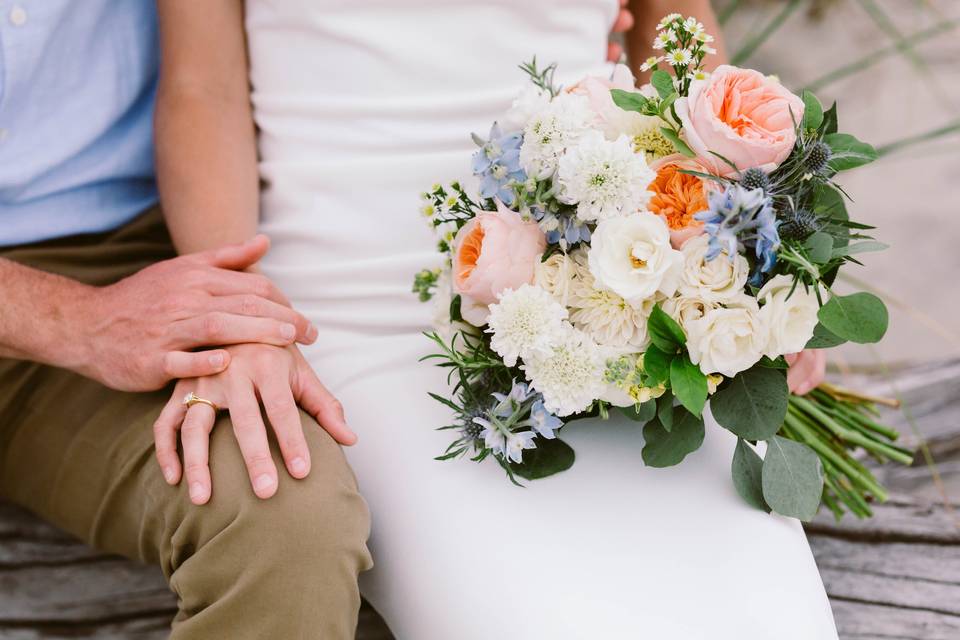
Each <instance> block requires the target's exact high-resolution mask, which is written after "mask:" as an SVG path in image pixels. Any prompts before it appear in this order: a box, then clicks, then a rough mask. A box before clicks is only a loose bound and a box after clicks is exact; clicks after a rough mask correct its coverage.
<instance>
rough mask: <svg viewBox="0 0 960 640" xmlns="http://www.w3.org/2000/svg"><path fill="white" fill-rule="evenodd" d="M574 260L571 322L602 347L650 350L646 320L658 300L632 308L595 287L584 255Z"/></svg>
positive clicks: (576, 256) (577, 254)
mask: <svg viewBox="0 0 960 640" xmlns="http://www.w3.org/2000/svg"><path fill="white" fill-rule="evenodd" d="M571 260H572V262H573V264H574V274H575V277H573V278H572V279H571V284H570V293H569V295H568V298H567V307H568V308H569V310H570V322H571V323H572V324H573V326H575V327H576V328H578V329H580V330H581V331H583V332H584V333H586V334H587V335H589V336H590V337H591V338H593V340H594V341H595V342H596V343H597V344H599V345H600V346H602V347H614V348H629V349H630V350H631V351H642V350H643V349H644V347H646V346H647V344H648V342H649V339H648V337H647V319H648V318H649V317H650V314H651V313H652V312H653V307H654V305H655V304H656V302H657V299H656V297H651V298H647V299H646V300H643V301H642V302H640V303H639V304H636V305H633V304H630V303H629V302H627V301H626V300H624V299H623V298H622V297H621V296H619V295H618V294H616V293H614V292H613V291H610V290H607V289H603V288H600V287H598V286H597V285H596V280H595V279H594V277H593V274H592V273H590V268H589V266H588V265H587V255H586V252H584V251H576V252H574V253H573V254H572V256H571Z"/></svg>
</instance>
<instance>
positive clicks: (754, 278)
mask: <svg viewBox="0 0 960 640" xmlns="http://www.w3.org/2000/svg"><path fill="white" fill-rule="evenodd" d="M707 200H708V204H709V208H708V209H707V210H706V211H701V212H700V213H698V214H696V215H695V216H694V218H696V219H697V220H700V221H701V222H703V223H704V224H703V228H704V231H705V232H706V233H707V235H708V236H709V237H710V242H709V245H708V248H707V255H706V256H705V257H706V259H707V260H713V259H714V258H716V257H717V256H719V255H720V254H721V253H723V252H724V251H726V252H727V255H728V256H729V257H730V260H731V261H732V260H733V259H734V256H735V255H736V254H737V252H738V250H739V249H740V247H745V248H752V249H753V250H754V252H755V254H756V257H757V266H756V269H755V270H754V272H753V274H752V275H751V276H750V284H752V285H759V284H761V283H762V280H763V274H765V273H769V271H770V270H771V269H773V266H774V265H775V264H776V263H777V251H778V250H779V249H780V233H779V232H778V230H777V225H778V222H777V218H776V215H775V214H774V212H773V200H772V199H771V198H770V197H769V196H767V195H765V194H764V192H763V189H745V188H744V187H742V186H741V185H739V184H733V185H730V186H728V187H727V188H726V189H725V190H723V191H714V192H711V193H710V194H709V195H708V196H707Z"/></svg>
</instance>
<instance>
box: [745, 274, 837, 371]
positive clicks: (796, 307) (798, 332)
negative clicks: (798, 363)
mask: <svg viewBox="0 0 960 640" xmlns="http://www.w3.org/2000/svg"><path fill="white" fill-rule="evenodd" d="M791 289H792V290H793V293H791V292H790V291H791ZM821 295H822V294H821ZM757 298H758V299H759V300H760V302H762V303H763V307H762V308H761V309H760V316H761V318H763V320H764V322H765V323H766V325H767V328H768V330H769V332H770V333H769V340H768V344H767V351H766V355H767V356H768V357H770V358H776V357H777V356H782V355H785V354H788V353H797V352H799V351H803V348H804V347H805V346H806V345H807V342H809V341H810V338H812V337H813V329H814V327H816V326H817V321H818V318H817V313H818V312H819V311H820V303H819V302H818V301H817V294H816V293H815V292H814V290H813V289H805V288H804V286H803V285H802V284H800V283H798V284H797V286H796V288H794V287H793V278H792V277H791V276H787V275H779V276H775V277H773V278H772V279H771V280H770V281H769V282H768V283H767V284H765V285H763V288H762V289H760V292H759V293H758V294H757Z"/></svg>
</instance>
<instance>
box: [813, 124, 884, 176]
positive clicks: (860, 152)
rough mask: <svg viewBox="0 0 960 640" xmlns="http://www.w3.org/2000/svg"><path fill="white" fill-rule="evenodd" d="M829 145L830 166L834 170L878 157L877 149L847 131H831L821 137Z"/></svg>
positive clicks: (867, 162) (847, 168)
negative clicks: (830, 151)
mask: <svg viewBox="0 0 960 640" xmlns="http://www.w3.org/2000/svg"><path fill="white" fill-rule="evenodd" d="M823 141H824V142H826V143H827V144H828V145H830V149H831V150H832V151H833V156H832V157H831V158H830V168H831V169H833V170H834V171H847V170H849V169H854V168H856V167H861V166H863V165H865V164H870V163H871V162H873V161H874V160H876V159H877V158H878V157H879V154H878V153H877V150H876V149H874V148H873V147H872V146H870V145H869V144H867V143H866V142H861V141H859V140H857V139H856V138H855V137H853V136H852V135H850V134H849V133H831V134H828V135H826V136H824V137H823Z"/></svg>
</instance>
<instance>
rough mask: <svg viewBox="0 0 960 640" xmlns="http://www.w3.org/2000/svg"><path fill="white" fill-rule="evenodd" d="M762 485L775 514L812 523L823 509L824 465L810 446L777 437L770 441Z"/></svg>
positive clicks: (764, 460) (765, 498) (764, 462)
mask: <svg viewBox="0 0 960 640" xmlns="http://www.w3.org/2000/svg"><path fill="white" fill-rule="evenodd" d="M762 485H763V497H764V500H766V502H767V504H768V505H770V507H771V508H772V509H773V510H774V511H776V512H777V513H780V514H782V515H785V516H790V517H793V518H798V519H800V520H802V521H804V522H809V521H810V520H812V519H813V516H815V515H816V514H817V510H818V509H819V508H820V496H821V495H822V494H823V465H822V464H821V463H820V458H818V457H817V454H816V453H814V451H813V450H812V449H811V448H810V447H808V446H806V445H804V444H801V443H799V442H794V441H792V440H788V439H786V438H782V437H780V436H773V437H772V438H770V439H769V440H767V454H766V456H765V457H764V459H763V472H762Z"/></svg>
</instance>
